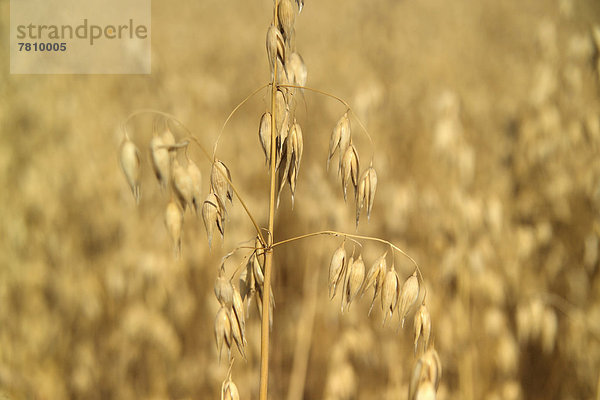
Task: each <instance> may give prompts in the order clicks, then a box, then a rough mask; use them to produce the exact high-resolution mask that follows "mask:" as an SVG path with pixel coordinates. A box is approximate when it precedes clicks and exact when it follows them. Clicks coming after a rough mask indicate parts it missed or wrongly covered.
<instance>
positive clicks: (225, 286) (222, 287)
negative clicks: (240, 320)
mask: <svg viewBox="0 0 600 400" xmlns="http://www.w3.org/2000/svg"><path fill="white" fill-rule="evenodd" d="M215 296H216V297H217V300H218V301H219V303H220V304H221V306H223V307H231V304H232V302H233V285H232V284H231V282H230V281H229V280H228V279H227V278H226V277H225V266H224V265H221V268H220V269H219V275H218V276H217V279H216V281H215Z"/></svg>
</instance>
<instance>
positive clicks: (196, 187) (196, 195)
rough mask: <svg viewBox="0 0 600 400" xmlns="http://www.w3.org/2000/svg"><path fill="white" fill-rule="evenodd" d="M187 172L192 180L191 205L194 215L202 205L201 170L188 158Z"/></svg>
mask: <svg viewBox="0 0 600 400" xmlns="http://www.w3.org/2000/svg"><path fill="white" fill-rule="evenodd" d="M187 174H188V176H189V177H190V179H191V180H192V205H193V207H194V211H195V212H196V215H198V210H199V209H200V207H201V205H202V189H201V188H202V172H200V168H198V166H197V165H196V163H195V162H193V161H192V160H188V165H187Z"/></svg>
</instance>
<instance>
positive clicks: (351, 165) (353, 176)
mask: <svg viewBox="0 0 600 400" xmlns="http://www.w3.org/2000/svg"><path fill="white" fill-rule="evenodd" d="M358 169H359V165H358V152H357V151H356V148H355V147H354V146H353V145H350V146H348V148H347V149H346V153H345V154H344V157H343V159H342V168H341V172H342V176H341V177H342V189H343V191H344V201H346V189H347V187H348V182H350V180H352V186H353V187H354V191H355V192H356V189H357V185H358Z"/></svg>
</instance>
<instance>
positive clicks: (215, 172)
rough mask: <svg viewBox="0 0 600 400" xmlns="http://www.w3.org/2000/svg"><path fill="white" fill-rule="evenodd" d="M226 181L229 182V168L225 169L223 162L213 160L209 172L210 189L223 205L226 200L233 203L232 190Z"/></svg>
mask: <svg viewBox="0 0 600 400" xmlns="http://www.w3.org/2000/svg"><path fill="white" fill-rule="evenodd" d="M226 177H227V178H226ZM228 179H229V181H231V172H229V168H227V166H226V165H225V163H224V162H223V161H221V160H218V159H215V162H214V163H213V166H212V170H211V172H210V188H211V191H212V192H213V193H215V194H216V195H217V197H218V198H219V199H220V200H221V202H222V204H223V205H224V204H225V201H226V200H229V203H231V202H233V189H232V188H231V185H230V184H229V182H228V181H227V180H228Z"/></svg>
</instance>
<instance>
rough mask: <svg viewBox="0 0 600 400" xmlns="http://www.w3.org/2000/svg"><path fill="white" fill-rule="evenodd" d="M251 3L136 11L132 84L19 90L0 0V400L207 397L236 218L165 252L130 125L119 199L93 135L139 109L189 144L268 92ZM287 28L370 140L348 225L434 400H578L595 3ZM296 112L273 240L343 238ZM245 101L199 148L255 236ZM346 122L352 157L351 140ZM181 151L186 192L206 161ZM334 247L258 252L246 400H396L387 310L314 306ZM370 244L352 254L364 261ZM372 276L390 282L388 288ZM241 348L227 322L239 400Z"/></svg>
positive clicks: (588, 277) (590, 361)
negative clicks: (270, 299)
mask: <svg viewBox="0 0 600 400" xmlns="http://www.w3.org/2000/svg"><path fill="white" fill-rule="evenodd" d="M271 6H272V4H271V2H270V1H266V0H262V1H259V2H257V1H249V2H246V1H229V2H223V1H217V0H193V1H189V0H181V1H178V2H167V1H161V0H156V1H153V2H152V15H153V20H152V74H151V75H149V76H141V75H132V76H111V75H108V76H100V75H64V76H61V75H54V76H28V75H10V74H9V70H8V66H9V63H8V36H7V35H8V29H9V19H8V15H9V2H8V1H7V0H0V11H1V15H2V18H1V19H0V34H1V35H2V37H3V38H4V40H2V41H0V54H1V55H2V57H1V59H2V60H4V62H3V63H1V64H0V68H1V71H2V74H1V75H0V94H1V95H0V127H1V128H0V129H1V130H0V187H1V188H2V189H1V190H0V398H8V399H68V398H73V399H217V398H219V391H220V386H221V381H222V380H223V379H224V378H225V375H226V372H227V365H226V364H227V363H226V362H222V363H221V364H220V365H219V363H218V361H217V353H216V351H215V345H214V338H213V321H214V315H215V312H216V311H217V309H218V304H217V301H216V299H215V298H214V294H213V283H214V279H215V278H216V275H217V269H218V267H219V265H220V259H221V257H222V256H223V255H224V254H226V253H227V252H228V251H229V250H230V249H231V248H233V247H235V246H236V245H237V244H239V243H240V242H242V241H245V240H248V239H251V238H252V237H253V230H252V226H251V224H250V223H249V221H248V220H247V218H246V217H245V215H244V214H243V212H242V208H241V207H240V204H239V202H237V201H234V206H233V208H232V211H231V213H230V215H229V220H228V223H227V226H226V236H225V240H224V243H223V244H222V245H221V242H220V241H217V243H216V245H215V246H214V248H213V250H212V252H209V251H208V246H207V243H206V235H205V233H204V228H203V226H202V221H201V219H198V218H196V217H195V216H194V215H192V214H190V213H189V212H188V213H187V214H186V216H185V223H184V240H183V257H182V259H181V260H174V258H173V250H172V246H171V243H170V242H169V237H168V234H167V232H166V230H165V228H164V224H163V212H164V207H165V204H166V201H167V200H168V198H166V195H165V194H163V193H162V192H161V191H160V190H159V188H158V185H157V184H156V182H155V181H154V180H153V177H152V173H151V168H150V164H149V162H148V154H147V143H148V141H149V139H150V137H151V126H152V118H151V117H149V116H140V117H139V118H137V119H136V120H135V121H134V122H133V123H132V124H131V125H130V131H131V133H132V138H133V140H134V141H135V142H136V143H137V144H138V147H140V148H141V149H142V152H143V168H144V169H145V170H144V178H143V183H142V200H141V203H140V206H139V207H136V206H135V202H134V200H133V197H132V196H131V193H130V191H129V188H128V186H127V184H126V182H125V179H124V177H123V176H122V173H121V171H120V168H119V164H118V157H117V151H118V146H119V143H120V141H121V138H122V132H121V131H120V130H119V124H120V123H121V122H122V121H123V120H124V119H125V118H126V117H127V115H128V114H130V113H131V112H133V111H135V110H138V109H144V108H153V109H157V110H161V111H165V112H168V113H171V114H174V115H175V116H177V117H178V118H179V119H180V120H181V121H183V122H184V123H185V124H186V126H187V127H189V128H190V129H191V130H192V131H193V132H194V133H195V134H196V135H197V136H198V137H199V138H200V140H201V141H202V142H203V143H204V144H205V145H206V146H207V147H211V146H212V144H213V143H214V140H215V139H216V137H217V135H218V133H219V130H220V129H221V125H222V124H223V122H224V120H225V119H226V118H227V115H228V114H229V112H230V111H231V110H232V109H233V108H234V107H235V106H236V105H237V103H238V102H239V101H241V100H242V99H243V98H244V97H245V96H246V95H247V94H249V93H251V92H252V91H253V90H254V89H256V88H258V87H260V86H261V85H262V84H264V83H266V81H267V80H268V79H269V68H268V64H267V57H266V52H265V45H264V42H265V40H264V38H265V32H266V28H267V27H268V25H269V23H270V18H271ZM296 30H297V47H298V51H299V52H300V53H301V54H302V56H303V57H304V61H305V63H306V65H307V67H308V86H311V87H315V88H319V89H322V90H325V91H328V92H331V93H334V94H336V95H338V96H340V97H342V98H344V99H345V100H347V101H348V102H349V103H350V104H351V105H352V106H353V107H354V109H355V111H356V113H357V114H358V115H359V116H360V118H361V120H362V121H363V122H364V123H365V125H366V126H367V128H368V130H369V132H370V133H371V135H372V136H373V138H374V141H375V158H374V166H375V168H376V169H377V171H378V174H379V186H378V191H377V195H376V199H375V205H374V208H373V214H372V215H371V220H370V222H368V223H367V221H366V220H363V221H361V225H360V228H359V233H361V234H369V235H374V236H378V237H383V238H386V239H389V240H391V241H393V242H394V243H396V244H397V245H399V246H400V247H402V248H403V249H404V250H406V251H407V252H408V253H409V254H410V255H411V256H413V257H414V258H415V259H416V260H417V261H418V262H419V264H420V265H421V267H422V270H423V274H424V275H425V278H426V281H427V299H428V304H429V307H430V311H431V314H432V323H433V336H434V341H435V346H436V349H437V350H438V352H439V354H440V357H441V359H442V363H443V367H444V372H443V378H442V383H441V386H440V389H439V391H438V399H467V400H469V399H486V400H496V399H498V400H499V399H507V400H513V399H514V400H517V399H561V400H562V399H564V400H570V399H585V400H588V399H590V400H591V399H598V398H600V393H599V390H600V389H599V386H600V263H599V257H598V252H599V247H600V244H599V243H600V157H599V156H600V107H599V106H600V101H599V93H600V85H599V78H600V68H599V67H600V64H599V54H600V2H598V1H596V0H548V1H537V0H525V1H518V0H501V1H498V0H455V1H442V0H402V1H390V0H371V1H369V2H364V1H354V0H352V1H350V0H345V1H342V0H330V1H313V0H306V5H305V9H304V11H303V12H302V14H301V15H300V16H299V17H298V20H297V25H296ZM304 99H305V103H303V104H301V105H300V106H299V107H298V110H299V112H298V118H299V122H300V124H301V125H302V127H303V131H304V142H305V159H304V161H303V162H302V169H301V171H300V176H299V181H298V190H297V193H296V203H295V206H294V210H293V211H292V210H291V207H290V201H289V193H288V192H287V189H286V191H285V192H284V194H283V195H282V203H281V206H280V208H279V210H278V214H277V218H278V220H277V221H278V222H277V226H276V233H275V234H276V238H277V239H283V238H287V237H291V236H294V235H298V234H302V233H306V232H309V231H313V230H320V229H336V230H341V231H348V232H354V208H353V205H352V204H348V205H344V202H343V198H342V193H341V189H340V187H339V182H338V179H337V177H336V176H335V173H334V172H332V171H330V172H329V173H328V172H327V171H326V170H325V161H326V157H327V147H328V143H329V134H330V131H331V129H332V128H333V126H334V124H335V122H336V120H337V119H338V118H339V116H340V115H341V114H342V113H343V112H344V109H343V107H342V106H341V105H339V104H338V103H336V102H334V101H332V100H330V99H327V98H323V97H319V96H317V95H314V94H311V93H308V92H306V93H305V95H304ZM267 105H268V96H267V95H266V94H265V92H261V93H260V94H258V95H257V96H255V97H254V98H253V99H252V100H251V101H250V102H248V103H247V104H246V105H245V106H244V107H242V108H241V109H240V111H239V112H238V113H237V114H236V115H235V116H234V117H233V119H232V120H231V122H230V124H229V125H228V127H227V129H226V130H225V133H224V137H223V139H222V140H221V143H220V145H219V151H218V153H217V155H218V157H219V158H221V159H223V160H224V161H225V162H226V163H227V164H228V165H229V167H230V169H231V172H232V176H233V181H234V183H235V184H236V185H237V186H238V188H239V189H240V191H241V192H242V193H243V195H244V196H245V198H246V199H247V201H248V205H249V207H250V209H251V210H252V211H253V213H254V214H255V215H256V217H257V219H258V220H259V222H260V223H261V224H263V225H266V219H267V207H266V202H267V199H268V198H267V190H268V176H267V172H266V168H265V166H264V159H263V156H262V150H261V148H260V145H259V143H258V136H257V130H258V123H259V118H260V115H261V114H262V112H264V111H265V109H266V107H267ZM353 129H354V137H355V138H356V139H357V145H358V151H359V154H360V156H361V161H362V162H363V165H364V164H366V163H368V161H369V159H370V148H369V144H368V141H367V140H365V137H364V136H363V135H361V134H359V133H358V132H359V128H358V124H356V122H354V123H353ZM192 156H193V157H194V159H195V160H196V163H197V164H198V165H199V166H200V168H201V169H202V172H203V175H204V181H205V184H204V189H205V192H204V194H206V193H207V191H208V183H207V177H208V173H209V164H208V163H207V162H206V160H205V159H204V158H203V157H202V154H201V153H200V152H199V151H198V152H197V151H196V150H194V151H192ZM339 244H340V240H339V239H322V238H321V239H315V240H306V241H302V242H298V243H297V244H296V245H294V246H286V247H282V248H281V251H278V253H277V254H276V258H275V272H274V274H275V276H274V292H275V293H274V294H275V299H276V310H275V321H274V334H273V347H272V356H271V373H272V375H271V381H270V386H271V397H272V398H274V399H285V398H287V399H289V400H294V399H296V398H304V399H323V398H324V399H332V400H333V399H340V400H341V399H367V400H369V399H390V400H391V399H405V398H406V397H407V392H408V389H407V385H408V381H409V376H410V371H411V368H412V366H413V364H414V361H415V360H414V357H413V342H412V341H413V333H412V314H411V317H410V318H409V324H408V325H407V326H406V327H405V328H404V329H399V323H398V320H397V318H396V317H395V318H394V320H393V321H392V323H391V324H387V325H386V326H385V327H381V318H382V314H381V312H380V310H379V309H377V308H376V309H375V311H374V312H373V314H372V315H371V316H370V317H367V311H368V307H369V301H368V300H367V298H366V297H365V299H363V300H362V301H360V302H359V304H356V305H353V307H352V308H351V310H350V311H349V312H347V313H346V312H345V313H344V314H341V313H340V310H339V297H338V298H336V299H335V300H334V301H331V302H330V301H329V300H328V298H327V267H328V263H329V258H330V256H331V254H332V253H333V251H334V249H335V248H336V247H337V246H339ZM384 250H385V249H384V248H382V247H380V246H377V245H374V244H368V245H366V246H365V248H364V249H363V250H362V251H363V256H364V258H365V261H366V263H367V264H368V265H370V263H371V262H373V261H374V260H375V258H376V257H378V256H379V255H380V254H381V253H382V252H383V251H384ZM241 261H242V258H241V257H238V258H237V259H234V261H232V262H231V263H228V265H227V269H228V272H229V273H231V272H233V270H234V269H235V268H236V266H237V264H236V262H241ZM395 261H396V267H397V269H398V270H399V273H400V275H401V278H402V279H404V278H405V277H407V276H408V275H410V274H411V273H412V269H411V266H410V263H408V262H407V261H406V260H404V259H400V258H398V257H397V258H396V260H395ZM310 321H313V329H312V330H310V329H307V328H306V326H307V325H306V324H307V323H308V322H310ZM259 339H260V335H259V321H258V318H257V315H256V313H255V312H254V309H252V312H251V314H250V316H249V322H248V341H249V346H248V348H247V354H248V361H247V362H244V361H243V360H241V358H240V357H239V356H237V353H235V354H236V362H235V365H234V368H233V379H234V381H235V382H236V383H237V385H238V387H239V389H240V392H241V398H243V399H255V398H257V393H258V362H259ZM301 354H304V355H306V354H308V371H307V373H306V379H305V380H304V379H300V382H303V381H305V384H303V385H301V386H300V389H298V386H296V384H295V383H294V384H290V382H291V381H293V379H292V376H295V377H296V380H297V379H298V377H302V371H301V368H298V367H296V368H294V367H293V366H294V360H295V359H296V360H297V357H298V356H299V355H301ZM296 364H301V363H298V362H296ZM292 371H295V372H292ZM298 390H300V392H298ZM298 393H299V394H300V397H294V394H296V395H298Z"/></svg>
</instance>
